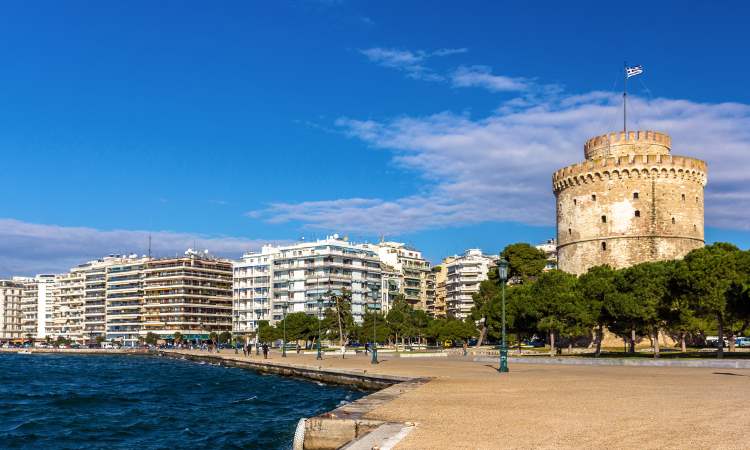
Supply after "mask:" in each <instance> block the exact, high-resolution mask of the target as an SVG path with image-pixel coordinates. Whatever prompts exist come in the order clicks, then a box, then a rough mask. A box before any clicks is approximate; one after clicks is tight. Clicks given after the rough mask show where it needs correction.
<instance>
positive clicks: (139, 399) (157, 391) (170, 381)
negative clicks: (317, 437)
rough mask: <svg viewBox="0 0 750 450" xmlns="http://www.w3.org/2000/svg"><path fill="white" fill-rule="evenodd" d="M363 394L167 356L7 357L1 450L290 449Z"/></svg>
mask: <svg viewBox="0 0 750 450" xmlns="http://www.w3.org/2000/svg"><path fill="white" fill-rule="evenodd" d="M363 395H365V392H362V391H359V390H356V389H352V388H347V387H341V386H331V385H324V384H322V383H316V382H311V381H305V380H299V379H293V378H284V377H280V376H275V375H261V374H259V373H256V372H252V371H248V370H243V369H237V368H230V367H222V366H215V365H211V364H201V363H195V362H189V361H183V360H175V359H170V358H163V357H153V356H136V355H49V354H48V355H44V354H32V355H19V354H0V448H22V449H25V448H28V449H170V450H171V449H203V448H206V449H207V448H213V449H219V448H251V449H288V448H291V442H292V439H293V436H294V430H295V427H296V424H297V421H298V420H299V419H300V418H301V417H310V416H314V415H317V414H320V413H322V412H325V411H329V410H331V409H334V408H335V407H336V406H338V405H340V404H343V403H345V402H349V401H353V400H356V399H357V398H360V397H362V396H363Z"/></svg>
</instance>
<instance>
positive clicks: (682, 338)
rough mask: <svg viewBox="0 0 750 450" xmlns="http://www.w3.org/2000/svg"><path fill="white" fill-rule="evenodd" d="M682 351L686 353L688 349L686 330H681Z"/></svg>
mask: <svg viewBox="0 0 750 450" xmlns="http://www.w3.org/2000/svg"><path fill="white" fill-rule="evenodd" d="M680 351H681V352H682V353H685V352H686V351H687V345H685V332H684V331H681V332H680Z"/></svg>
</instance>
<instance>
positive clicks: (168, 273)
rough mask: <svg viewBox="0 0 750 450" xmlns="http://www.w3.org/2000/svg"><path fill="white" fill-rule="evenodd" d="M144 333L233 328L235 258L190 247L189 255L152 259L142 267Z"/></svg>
mask: <svg viewBox="0 0 750 450" xmlns="http://www.w3.org/2000/svg"><path fill="white" fill-rule="evenodd" d="M142 314H143V319H142V320H143V322H142V328H141V330H140V331H139V334H140V336H142V337H145V336H146V335H147V334H148V333H154V334H156V335H157V336H158V337H159V338H160V339H173V338H174V335H175V333H178V332H179V333H180V334H181V335H182V337H183V338H184V339H187V340H195V339H201V340H203V339H208V337H209V334H210V333H212V332H216V333H217V334H218V333H222V332H224V331H231V329H232V263H231V262H230V261H227V260H223V259H218V258H213V257H211V256H209V255H208V252H207V251H206V252H204V253H199V252H196V251H193V250H190V249H188V251H187V252H185V256H181V257H176V258H164V259H149V260H148V261H147V262H146V268H145V269H144V271H143V309H142Z"/></svg>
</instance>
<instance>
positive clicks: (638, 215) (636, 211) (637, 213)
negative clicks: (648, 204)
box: [635, 209, 641, 217]
mask: <svg viewBox="0 0 750 450" xmlns="http://www.w3.org/2000/svg"><path fill="white" fill-rule="evenodd" d="M635 217H641V212H640V211H638V210H637V209H636V210H635Z"/></svg>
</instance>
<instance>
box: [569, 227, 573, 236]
mask: <svg viewBox="0 0 750 450" xmlns="http://www.w3.org/2000/svg"><path fill="white" fill-rule="evenodd" d="M572 234H573V230H571V229H570V228H568V236H571V235H572Z"/></svg>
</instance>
